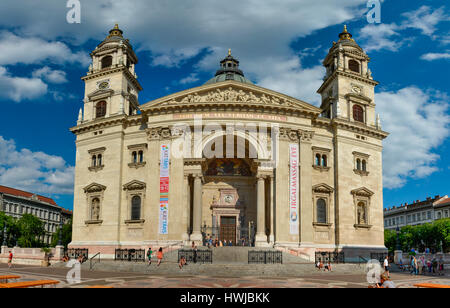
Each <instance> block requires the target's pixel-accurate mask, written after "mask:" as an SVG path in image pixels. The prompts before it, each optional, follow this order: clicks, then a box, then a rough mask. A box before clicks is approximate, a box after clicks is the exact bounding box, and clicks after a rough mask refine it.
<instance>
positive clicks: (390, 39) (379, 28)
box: [359, 24, 403, 52]
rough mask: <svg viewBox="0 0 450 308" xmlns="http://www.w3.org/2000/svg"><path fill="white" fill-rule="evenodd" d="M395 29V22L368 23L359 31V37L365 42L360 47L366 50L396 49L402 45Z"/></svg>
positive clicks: (396, 27)
mask: <svg viewBox="0 0 450 308" xmlns="http://www.w3.org/2000/svg"><path fill="white" fill-rule="evenodd" d="M397 29H398V26H397V25H395V24H378V25H376V24H368V25H367V26H365V27H364V28H362V29H361V31H360V32H359V37H360V38H362V40H363V41H364V42H365V43H364V44H363V46H362V48H363V49H364V50H365V51H366V52H370V51H373V50H374V51H378V50H382V49H386V50H390V51H397V50H398V49H399V48H400V47H401V46H402V45H403V40H402V39H400V34H399V33H398V32H397V31H396V30H397Z"/></svg>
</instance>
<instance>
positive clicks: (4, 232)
mask: <svg viewBox="0 0 450 308" xmlns="http://www.w3.org/2000/svg"><path fill="white" fill-rule="evenodd" d="M7 237H8V234H7V230H6V221H5V226H4V227H3V244H2V246H8V243H7V242H6V238H7Z"/></svg>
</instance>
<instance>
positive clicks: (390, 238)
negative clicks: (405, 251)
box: [384, 230, 397, 252]
mask: <svg viewBox="0 0 450 308" xmlns="http://www.w3.org/2000/svg"><path fill="white" fill-rule="evenodd" d="M384 246H386V248H387V249H388V250H389V252H394V250H395V248H396V246H397V232H395V231H394V230H384Z"/></svg>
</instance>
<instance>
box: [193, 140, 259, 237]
mask: <svg viewBox="0 0 450 308" xmlns="http://www.w3.org/2000/svg"><path fill="white" fill-rule="evenodd" d="M241 138H242V137H239V136H234V137H233V136H232V138H229V136H228V138H227V137H226V136H219V137H217V138H214V139H212V140H210V141H209V142H207V143H206V145H205V148H206V149H209V150H212V151H215V150H216V149H217V147H220V148H221V150H222V151H219V152H217V151H215V155H214V157H209V158H206V157H205V159H206V160H205V163H204V164H203V168H202V172H203V177H204V180H205V183H204V185H203V209H204V211H205V214H206V215H203V217H204V218H206V217H209V219H207V220H206V221H204V223H203V226H202V229H203V230H202V235H203V237H204V239H205V240H209V238H211V239H212V240H218V241H221V242H222V243H223V244H224V245H225V243H226V245H227V246H230V245H232V246H236V245H238V246H249V245H254V239H255V228H256V221H257V212H256V210H257V209H256V198H257V196H256V192H255V181H256V177H255V176H256V172H257V165H256V163H255V160H256V159H257V157H256V154H257V152H256V149H255V147H253V145H252V143H250V142H249V141H248V140H247V139H245V140H244V139H241ZM230 140H233V142H230ZM227 141H228V142H227ZM219 142H222V144H221V145H219ZM230 147H231V148H232V150H230ZM233 152H234V154H233ZM221 153H223V154H222V155H220V154H221ZM230 154H233V155H230ZM204 156H205V155H204Z"/></svg>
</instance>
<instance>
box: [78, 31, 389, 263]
mask: <svg viewBox="0 0 450 308" xmlns="http://www.w3.org/2000/svg"><path fill="white" fill-rule="evenodd" d="M338 39H339V40H338V41H337V42H333V44H332V46H331V48H330V49H329V53H328V55H327V56H326V58H325V59H324V61H323V65H324V67H325V68H326V75H325V76H324V79H323V84H322V85H321V87H320V88H319V89H318V91H317V92H318V93H319V94H320V95H321V97H322V104H321V106H320V108H318V107H316V106H314V105H312V104H309V103H307V102H304V101H302V100H299V99H296V98H293V97H290V96H288V95H286V94H283V93H279V92H275V91H273V90H270V89H267V88H262V87H260V86H257V85H255V84H254V83H253V82H252V81H250V80H249V79H247V78H246V77H245V74H244V72H243V71H242V70H241V69H240V67H239V65H240V64H239V61H238V60H237V59H236V58H235V57H233V56H232V54H231V51H229V52H228V55H226V57H225V58H224V59H223V60H222V61H220V64H219V66H218V70H217V72H216V73H215V75H214V77H213V78H211V79H210V80H209V81H208V82H206V83H205V84H204V85H202V86H199V87H195V88H191V89H187V90H184V91H181V92H178V93H173V94H170V95H168V96H165V97H161V98H158V99H155V100H153V101H150V102H147V103H145V104H139V101H138V94H139V92H140V91H141V90H142V86H141V84H140V83H139V81H138V79H137V75H136V73H135V68H136V65H137V63H138V58H137V56H136V54H135V53H134V51H133V47H132V45H131V44H130V42H129V40H127V39H125V38H124V36H123V31H122V30H121V29H119V27H118V26H117V25H116V27H114V29H112V30H111V31H110V32H109V35H108V36H107V37H106V38H105V40H104V41H103V42H101V43H100V44H99V45H98V46H97V47H96V48H95V50H94V51H92V53H91V58H92V64H91V65H90V67H89V70H88V72H87V74H86V75H85V76H83V77H82V80H83V81H84V82H85V96H84V98H83V101H84V104H83V108H82V110H80V112H79V115H78V121H77V125H76V126H74V127H72V128H71V131H72V132H73V133H74V134H75V136H76V163H75V186H74V221H73V237H72V243H71V244H70V245H69V246H70V247H73V248H77V247H80V248H89V253H90V254H94V253H96V252H101V253H102V256H103V255H105V256H114V249H116V248H141V249H147V248H148V247H149V246H152V247H155V246H158V247H159V246H162V247H168V246H170V245H172V246H176V245H179V246H183V245H189V246H190V244H191V243H192V242H196V243H198V244H201V243H202V237H203V236H204V235H205V234H212V235H213V236H215V237H217V238H218V239H220V240H226V241H227V242H229V241H231V242H233V243H234V244H236V243H239V242H240V241H241V240H242V238H244V240H245V241H246V242H252V243H254V244H255V246H258V247H275V248H279V249H295V250H297V251H298V252H299V254H303V255H305V256H314V253H315V252H316V251H344V252H345V253H346V258H347V257H349V258H351V256H353V257H354V258H357V257H358V256H370V253H371V252H380V251H386V248H385V246H384V224H383V180H382V148H383V147H382V140H383V139H385V138H386V137H387V136H388V133H386V132H384V131H383V130H382V129H381V122H380V118H379V116H377V115H376V113H375V101H374V97H375V95H374V89H375V86H376V85H378V82H377V81H375V80H374V79H373V77H372V72H371V71H370V69H369V65H368V64H369V62H370V58H369V57H368V55H367V54H366V53H365V52H364V50H363V49H362V48H361V47H360V46H359V45H358V44H357V43H356V42H355V40H354V39H353V38H352V35H351V34H350V33H349V32H348V31H347V29H346V28H344V31H343V32H342V33H340V34H339V37H338ZM261 65H265V66H266V67H267V70H270V69H271V68H270V63H264V64H263V63H261ZM274 69H275V68H274ZM155 78H156V76H155ZM302 86H304V85H302V84H298V87H302ZM211 154H212V155H211Z"/></svg>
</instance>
